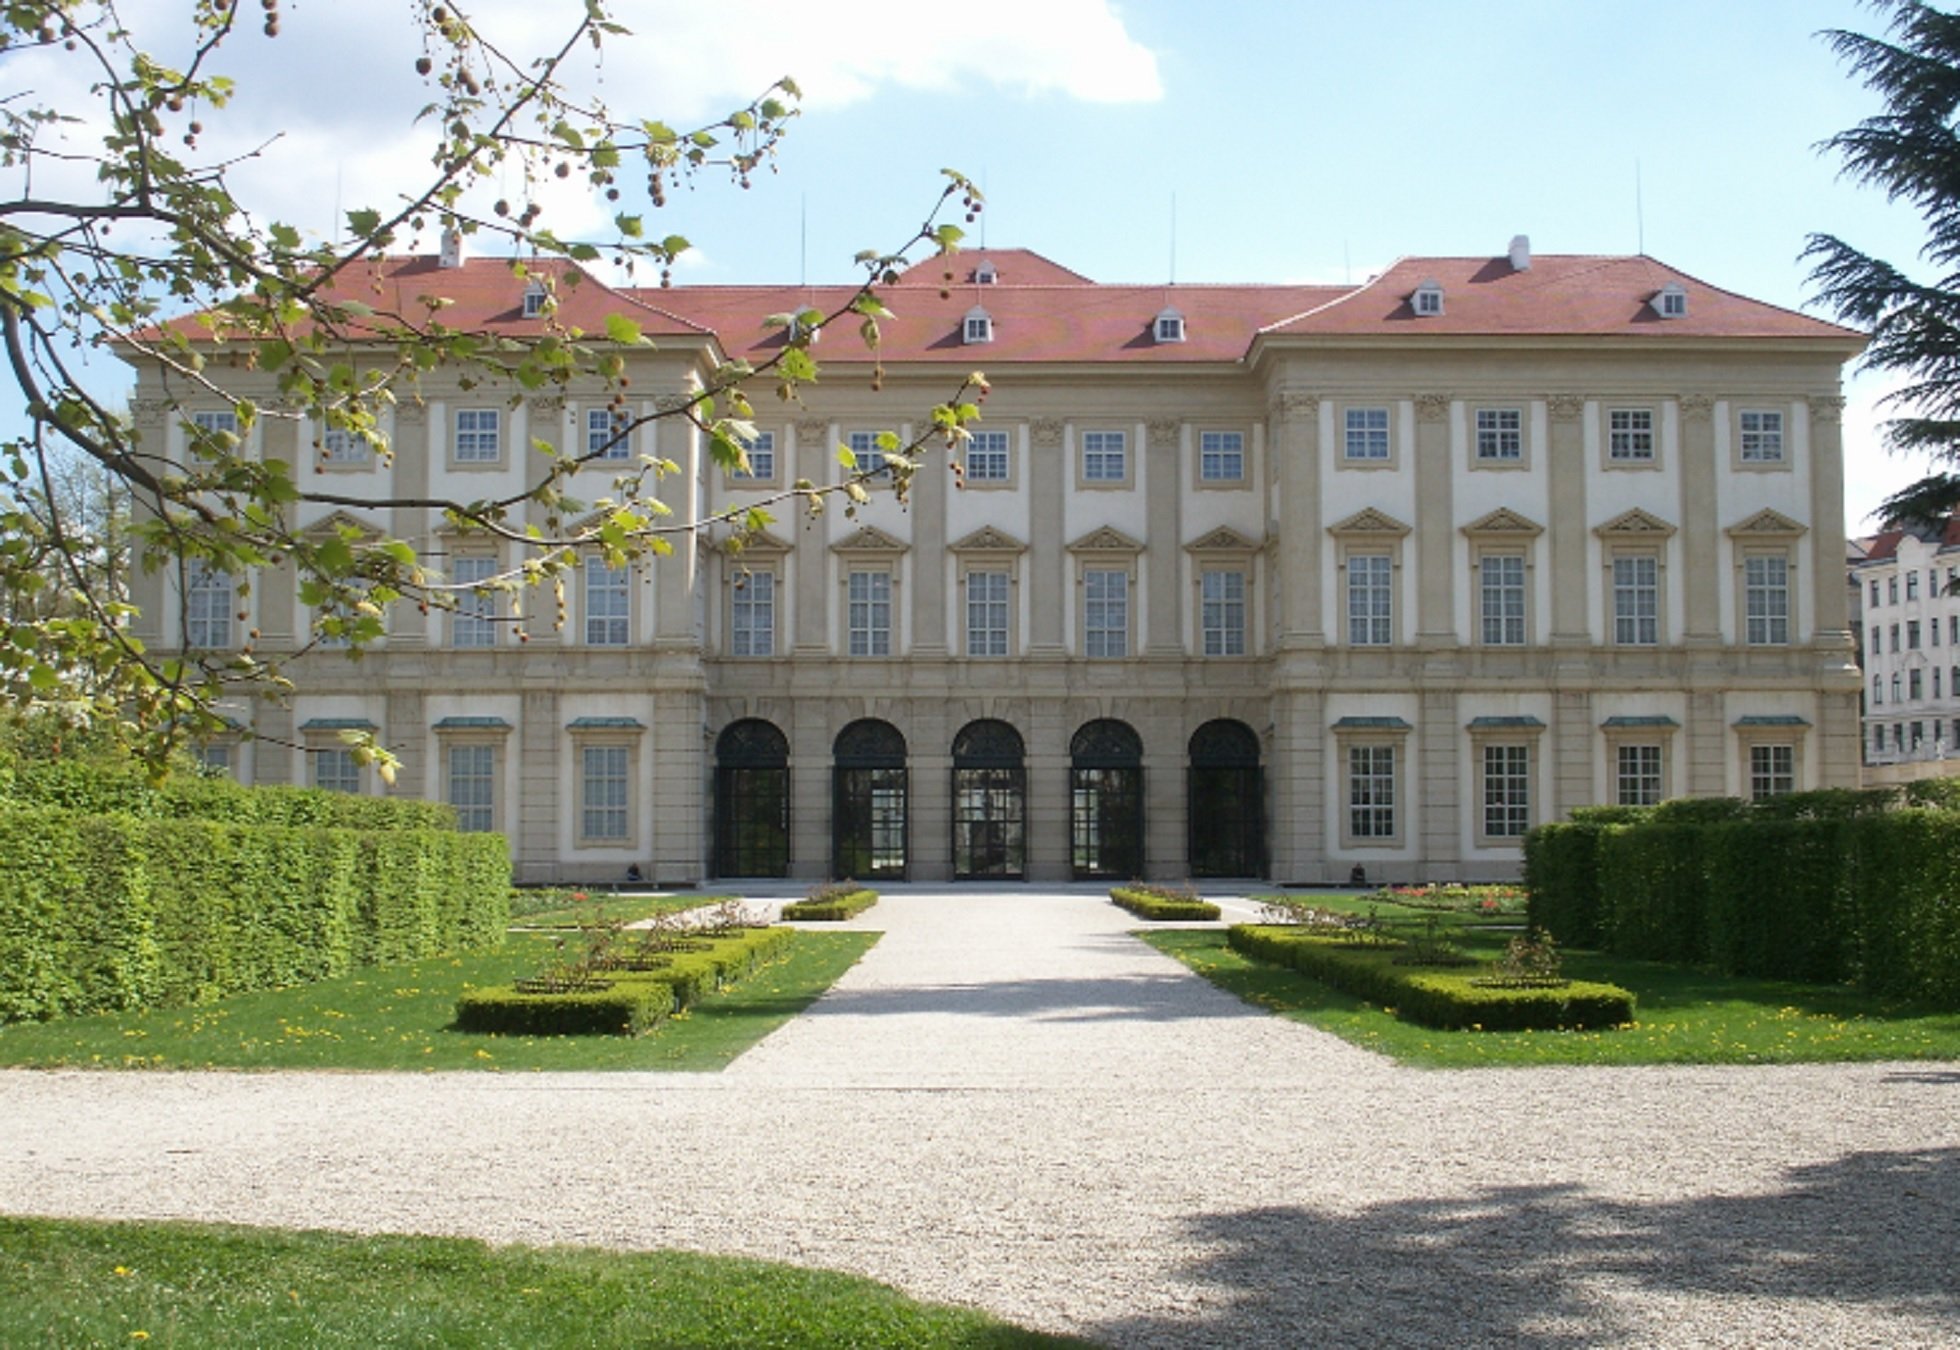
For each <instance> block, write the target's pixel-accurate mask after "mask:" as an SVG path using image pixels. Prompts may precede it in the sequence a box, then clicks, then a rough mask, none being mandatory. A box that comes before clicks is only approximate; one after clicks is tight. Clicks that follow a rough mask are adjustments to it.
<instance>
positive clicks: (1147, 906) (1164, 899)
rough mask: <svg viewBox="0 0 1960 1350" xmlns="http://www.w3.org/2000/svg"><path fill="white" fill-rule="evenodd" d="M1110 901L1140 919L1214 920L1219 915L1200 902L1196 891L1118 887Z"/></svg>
mask: <svg viewBox="0 0 1960 1350" xmlns="http://www.w3.org/2000/svg"><path fill="white" fill-rule="evenodd" d="M1109 898H1110V899H1111V900H1112V901H1113V902H1115V903H1116V904H1117V905H1119V906H1121V907H1122V908H1124V909H1127V910H1129V911H1130V913H1132V914H1134V915H1136V916H1137V917H1138V918H1140V919H1153V920H1180V919H1183V920H1189V919H1215V918H1217V917H1218V915H1219V912H1220V911H1219V908H1218V906H1217V905H1214V904H1212V903H1211V902H1210V901H1209V900H1203V899H1200V898H1199V896H1198V893H1197V892H1196V891H1192V890H1176V889H1173V888H1171V887H1168V886H1143V885H1131V886H1117V887H1114V888H1112V889H1111V890H1110V892H1109Z"/></svg>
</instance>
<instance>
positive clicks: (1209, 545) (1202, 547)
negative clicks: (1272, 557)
mask: <svg viewBox="0 0 1960 1350" xmlns="http://www.w3.org/2000/svg"><path fill="white" fill-rule="evenodd" d="M1263 547H1265V545H1264V544H1263V543H1262V542H1261V541H1259V540H1255V539H1248V538H1246V537H1245V536H1244V535H1242V534H1240V533H1239V532H1238V531H1237V530H1235V529H1233V528H1232V527H1231V526H1230V525H1220V526H1219V527H1218V528H1217V529H1215V530H1211V531H1209V532H1207V533H1205V534H1202V535H1200V536H1199V537H1198V538H1196V539H1194V540H1192V541H1191V542H1190V543H1188V544H1186V545H1185V546H1184V549H1185V552H1187V553H1213V554H1219V553H1230V554H1239V555H1245V554H1252V553H1257V552H1258V551H1259V550H1260V549H1261V548H1263Z"/></svg>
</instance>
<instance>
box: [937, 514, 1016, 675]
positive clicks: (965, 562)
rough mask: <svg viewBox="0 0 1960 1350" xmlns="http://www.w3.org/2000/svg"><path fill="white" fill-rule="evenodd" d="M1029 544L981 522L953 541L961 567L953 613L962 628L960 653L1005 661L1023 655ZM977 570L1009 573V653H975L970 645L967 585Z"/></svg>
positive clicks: (972, 656)
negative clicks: (1024, 566)
mask: <svg viewBox="0 0 1960 1350" xmlns="http://www.w3.org/2000/svg"><path fill="white" fill-rule="evenodd" d="M1027 548H1028V546H1027V545H1026V544H1024V543H1022V542H1021V541H1020V540H1018V539H1015V538H1013V537H1012V536H1010V535H1008V534H1006V533H1005V532H1003V531H1001V530H997V529H995V528H993V527H992V526H982V527H981V528H980V529H978V530H976V531H974V532H973V533H972V534H970V535H968V536H967V537H966V538H964V539H962V540H960V541H958V542H957V543H955V544H953V545H952V546H951V547H950V548H949V549H948V552H950V553H951V554H952V555H953V557H954V559H955V560H956V563H957V567H958V583H957V584H958V591H957V592H956V594H957V596H958V604H957V608H958V613H957V614H956V615H955V616H954V623H955V626H956V627H957V628H958V630H959V643H958V647H957V650H958V651H959V653H960V654H961V655H962V656H964V657H967V658H969V659H971V660H975V661H1005V660H1010V659H1012V658H1014V657H1017V656H1020V655H1021V555H1022V554H1024V553H1026V552H1027ZM974 572H1005V573H1006V574H1007V655H1006V656H974V655H973V653H972V652H971V651H969V650H968V649H967V645H968V639H969V637H970V630H969V627H968V624H967V612H966V588H967V580H966V579H967V577H968V576H969V575H970V574H971V573H974Z"/></svg>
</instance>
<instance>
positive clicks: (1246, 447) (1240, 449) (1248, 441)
mask: <svg viewBox="0 0 1960 1350" xmlns="http://www.w3.org/2000/svg"><path fill="white" fill-rule="evenodd" d="M1227 437H1229V438H1231V439H1232V440H1234V441H1236V442H1237V444H1236V445H1235V446H1233V447H1231V448H1229V449H1227V448H1226V447H1225V446H1224V445H1223V444H1222V442H1223V441H1224V439H1225V438H1227ZM1214 438H1216V439H1218V440H1219V441H1220V442H1221V444H1220V445H1219V446H1218V447H1217V448H1216V449H1215V450H1214V449H1212V448H1210V447H1209V446H1208V444H1207V443H1208V442H1210V441H1212V440H1213V439H1214ZM1214 454H1215V455H1216V456H1217V457H1218V464H1219V467H1221V468H1223V467H1224V466H1225V465H1226V463H1227V462H1228V460H1227V457H1228V456H1231V457H1235V458H1236V461H1237V464H1238V472H1237V473H1236V474H1233V475H1229V476H1228V475H1225V474H1222V473H1221V474H1211V473H1208V472H1207V467H1208V462H1207V457H1208V456H1212V455H1214ZM1196 458H1197V470H1198V477H1197V487H1198V488H1199V490H1201V491H1206V490H1209V491H1221V490H1232V489H1238V488H1245V487H1249V486H1251V483H1252V437H1251V436H1249V435H1247V434H1246V432H1245V431H1244V429H1243V428H1238V427H1200V428H1199V429H1198V446H1197V457H1196Z"/></svg>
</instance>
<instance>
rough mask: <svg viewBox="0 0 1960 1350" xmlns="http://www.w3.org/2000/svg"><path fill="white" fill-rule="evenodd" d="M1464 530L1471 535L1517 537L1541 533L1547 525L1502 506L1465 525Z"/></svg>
mask: <svg viewBox="0 0 1960 1350" xmlns="http://www.w3.org/2000/svg"><path fill="white" fill-rule="evenodd" d="M1463 532H1464V533H1465V534H1469V535H1504V536H1506V537H1508V538H1513V539H1516V538H1522V537H1526V536H1536V535H1541V534H1543V533H1544V532H1545V527H1544V526H1543V525H1540V524H1539V523H1538V522H1537V521H1535V520H1532V519H1530V518H1529V517H1527V516H1521V515H1519V514H1518V513H1517V512H1516V511H1513V510H1512V509H1511V508H1510V507H1508V506H1500V507H1498V508H1497V509H1496V510H1495V511H1492V512H1491V513H1490V514H1489V515H1487V516H1482V517H1479V518H1478V519H1476V520H1473V521H1471V522H1470V523H1469V524H1468V525H1465V526H1464V527H1463Z"/></svg>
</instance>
